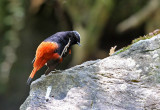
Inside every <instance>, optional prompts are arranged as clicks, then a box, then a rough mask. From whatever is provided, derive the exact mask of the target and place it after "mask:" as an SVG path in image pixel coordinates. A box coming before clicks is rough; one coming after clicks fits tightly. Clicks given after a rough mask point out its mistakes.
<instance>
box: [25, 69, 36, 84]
mask: <svg viewBox="0 0 160 110" xmlns="http://www.w3.org/2000/svg"><path fill="white" fill-rule="evenodd" d="M37 71H38V70H37V68H33V70H32V72H31V74H30V76H29V78H28V80H27V85H30V83H31V81H32V79H33V77H34V75H35V74H36V72H37Z"/></svg>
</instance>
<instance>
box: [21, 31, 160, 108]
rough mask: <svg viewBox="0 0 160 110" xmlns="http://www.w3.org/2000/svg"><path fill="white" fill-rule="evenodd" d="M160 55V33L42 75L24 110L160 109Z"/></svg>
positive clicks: (32, 89) (34, 84) (23, 105)
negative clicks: (121, 50)
mask: <svg viewBox="0 0 160 110" xmlns="http://www.w3.org/2000/svg"><path fill="white" fill-rule="evenodd" d="M159 55H160V34H159V35H156V36H154V37H152V38H151V39H146V40H141V41H139V42H137V43H134V44H133V45H131V47H130V48H129V49H128V50H126V51H124V52H121V53H119V54H118V55H116V53H115V55H112V56H110V57H107V58H105V59H100V60H96V61H88V62H85V63H83V64H81V65H78V66H75V67H72V68H70V69H67V70H64V71H55V72H52V73H50V74H49V75H47V76H44V75H42V76H41V78H39V79H37V80H36V81H34V82H33V83H32V84H31V87H30V88H31V89H30V94H29V96H28V98H27V99H26V101H25V102H24V103H23V104H22V105H21V107H20V110H153V109H155V110H157V109H160V56H159ZM49 86H51V87H52V90H51V93H50V94H49V97H50V98H49V100H46V98H45V96H46V91H47V88H48V87H49Z"/></svg>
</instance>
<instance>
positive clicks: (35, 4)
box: [0, 0, 160, 110]
mask: <svg viewBox="0 0 160 110" xmlns="http://www.w3.org/2000/svg"><path fill="white" fill-rule="evenodd" d="M159 13H160V0H30V1H29V0H0V110H17V109H19V107H20V105H21V104H22V103H23V102H24V100H25V99H26V97H27V96H28V94H29V87H28V86H26V81H27V78H28V76H29V74H30V72H31V71H32V63H31V62H32V59H33V58H34V55H35V51H36V48H37V46H38V45H39V44H40V42H41V41H43V40H44V39H45V38H47V37H49V36H50V35H52V34H54V33H56V32H58V31H68V30H76V31H78V32H79V33H80V34H81V44H82V46H81V47H78V46H74V48H73V49H72V55H70V56H68V57H67V58H65V60H64V62H63V63H62V64H61V65H60V66H59V67H58V69H66V68H69V67H71V66H74V65H77V64H81V63H82V62H84V61H87V60H95V59H101V58H105V57H107V56H108V53H109V50H110V48H111V47H113V46H115V45H117V49H120V48H122V47H123V46H127V45H129V44H130V43H131V41H132V40H133V39H135V38H136V37H139V36H143V35H145V34H146V33H149V32H152V31H153V30H155V29H157V28H159V27H160V22H159V21H160V14H159ZM45 70H46V67H43V68H42V69H41V70H40V71H38V72H37V74H36V76H35V78H34V80H35V79H36V78H38V77H40V76H41V75H42V74H43V73H44V71H45Z"/></svg>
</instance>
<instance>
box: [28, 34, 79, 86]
mask: <svg viewBox="0 0 160 110" xmlns="http://www.w3.org/2000/svg"><path fill="white" fill-rule="evenodd" d="M75 44H78V45H81V44H80V34H79V33H78V32H77V31H62V32H57V33H55V34H53V35H52V36H50V37H48V38H46V39H45V40H44V41H42V42H41V43H40V45H39V46H38V47H37V50H36V55H35V58H34V59H33V61H32V62H33V70H32V72H31V74H30V76H29V78H28V80H27V85H30V83H31V81H32V79H33V77H34V75H35V74H36V72H37V71H38V70H40V69H41V68H42V67H43V66H44V65H46V66H47V67H48V69H47V70H46V72H45V75H47V74H48V73H50V72H51V71H53V70H54V69H55V68H56V66H57V65H58V64H60V63H61V62H62V61H63V58H64V57H66V56H67V55H69V54H71V47H72V46H73V45H75Z"/></svg>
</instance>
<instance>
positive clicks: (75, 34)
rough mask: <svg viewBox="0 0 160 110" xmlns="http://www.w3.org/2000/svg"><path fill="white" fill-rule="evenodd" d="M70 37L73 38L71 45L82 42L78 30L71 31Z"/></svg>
mask: <svg viewBox="0 0 160 110" xmlns="http://www.w3.org/2000/svg"><path fill="white" fill-rule="evenodd" d="M69 39H70V40H71V45H74V44H78V45H81V44H80V34H79V33H78V32H77V31H70V32H69Z"/></svg>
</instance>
